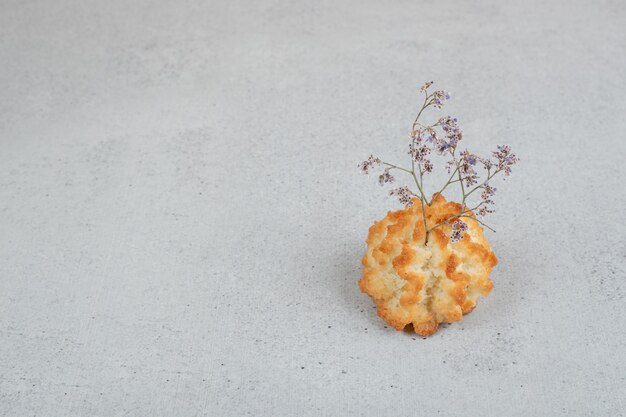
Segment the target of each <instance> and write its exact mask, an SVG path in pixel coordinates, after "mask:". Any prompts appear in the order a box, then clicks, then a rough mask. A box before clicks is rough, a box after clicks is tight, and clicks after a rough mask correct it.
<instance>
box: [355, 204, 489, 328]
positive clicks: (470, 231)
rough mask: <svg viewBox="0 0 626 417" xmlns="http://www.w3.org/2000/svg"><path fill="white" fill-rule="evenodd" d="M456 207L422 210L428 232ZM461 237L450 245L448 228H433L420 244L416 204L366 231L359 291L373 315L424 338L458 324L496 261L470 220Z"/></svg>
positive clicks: (421, 225)
mask: <svg viewBox="0 0 626 417" xmlns="http://www.w3.org/2000/svg"><path fill="white" fill-rule="evenodd" d="M459 209H460V204H458V203H454V202H447V201H446V200H445V199H444V198H443V196H438V197H437V198H435V199H434V201H433V202H432V204H431V205H430V206H428V205H425V206H424V211H425V215H426V221H427V225H428V227H433V226H434V225H437V224H439V223H441V222H443V221H444V220H446V219H448V218H449V217H450V216H454V215H455V214H457V213H459ZM462 220H463V221H464V222H465V223H466V224H467V226H468V227H467V230H466V231H464V232H463V238H462V239H461V240H460V241H458V242H452V241H451V240H450V235H451V232H452V228H451V226H450V225H448V224H444V225H443V226H440V227H437V228H435V229H433V230H432V231H431V232H430V233H429V236H428V242H426V244H425V229H424V222H423V217H422V206H421V202H420V201H419V200H417V199H416V200H414V204H413V205H412V206H411V207H409V208H405V209H404V210H399V211H394V212H389V213H387V216H385V218H384V219H382V220H381V221H377V222H375V223H374V225H372V227H370V229H369V235H368V237H367V241H366V242H367V252H366V253H365V256H364V257H363V277H362V278H361V280H360V281H359V287H360V288H361V291H363V292H364V293H367V294H368V295H369V296H370V297H371V298H372V299H373V300H374V302H375V303H376V305H377V306H378V315H379V316H380V317H382V318H383V319H384V320H385V321H386V322H387V323H389V325H391V326H393V327H394V328H396V329H397V330H401V329H404V328H405V327H406V326H407V325H408V324H412V325H413V328H414V330H415V333H417V334H420V335H423V336H429V335H431V334H433V333H435V332H436V331H437V327H438V326H439V324H440V323H448V322H455V321H460V320H462V319H463V315H464V314H467V313H469V312H470V311H472V310H473V309H474V307H475V306H476V302H477V301H478V298H479V297H481V296H486V295H487V294H489V292H490V291H491V289H492V288H493V284H492V282H491V280H489V273H490V272H491V269H492V268H493V267H494V266H495V265H496V263H497V259H496V257H495V255H494V253H493V252H492V251H491V248H490V246H489V243H488V242H487V240H486V239H485V237H484V236H483V230H482V227H481V226H480V224H479V223H478V222H477V221H476V220H474V219H471V218H466V217H464V218H463V219H462Z"/></svg>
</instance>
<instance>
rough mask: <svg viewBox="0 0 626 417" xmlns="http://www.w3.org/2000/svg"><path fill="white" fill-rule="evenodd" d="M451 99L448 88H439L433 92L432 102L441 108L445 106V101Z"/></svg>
mask: <svg viewBox="0 0 626 417" xmlns="http://www.w3.org/2000/svg"><path fill="white" fill-rule="evenodd" d="M449 99H450V93H448V92H447V91H446V90H437V91H435V92H434V93H433V98H432V103H433V105H434V106H435V107H436V108H438V109H440V108H441V107H443V102H444V101H446V100H449Z"/></svg>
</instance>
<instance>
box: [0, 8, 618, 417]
mask: <svg viewBox="0 0 626 417" xmlns="http://www.w3.org/2000/svg"><path fill="white" fill-rule="evenodd" d="M519 3H520V4H518V5H515V4H513V2H506V3H505V2H500V3H499V2H495V1H494V2H488V1H478V2H461V1H458V2H448V1H416V2H409V1H404V2H400V1H394V2H371V1H368V2H356V1H355V2H342V3H340V2H332V1H324V2H308V3H304V2H299V3H294V2H288V1H282V2H278V1H269V2H254V1H249V2H239V1H235V2H231V1H226V0H224V1H220V2H217V1H212V2H200V1H183V2H165V1H160V2H147V1H132V2H122V1H102V2H95V1H56V2H52V1H41V0H40V1H18V0H2V1H0V6H1V8H0V63H1V65H0V87H1V91H2V93H1V95H0V97H1V98H0V415H2V416H63V417H68V416H122V415H128V416H158V415H163V416H166V415H167V416H173V415H178V416H193V415H213V416H226V415H229V416H231V415H232V416H237V415H254V416H280V415H285V416H286V415H301V416H309V415H311V416H312V415H327V416H338V415H346V416H347V415H351V416H360V415H372V416H374V415H390V416H391V415H393V416H409V415H418V414H419V415H427V416H433V415H442V416H460V415H472V416H532V415H545V416H548V415H549V416H592V415H594V416H618V415H624V408H625V407H626V400H625V393H626V382H625V380H624V375H626V366H625V360H626V358H625V343H626V337H625V335H626V330H625V324H624V323H625V321H626V313H625V309H624V301H625V300H624V296H625V292H626V287H625V284H624V274H625V268H624V257H625V243H624V232H625V228H624V225H623V218H622V217H623V215H624V206H625V205H626V201H625V197H624V187H623V186H622V181H623V178H624V177H625V176H626V171H625V169H624V163H623V155H624V152H625V151H626V147H625V145H624V131H626V118H625V117H624V114H625V112H626V106H625V103H626V101H625V100H624V97H625V96H626V76H625V70H624V64H625V62H626V60H625V58H624V57H625V56H626V37H625V30H624V25H625V23H626V7H625V5H624V2H622V1H617V0H615V1H606V0H602V1H587V2H584V1H561V2H549V1H543V0H542V1H528V2H519ZM431 78H432V79H435V80H436V81H437V82H438V84H437V85H438V86H441V87H445V88H447V89H449V90H451V91H452V92H453V93H454V100H453V101H452V102H451V103H450V106H449V107H448V111H449V112H451V113H453V114H455V115H457V116H459V118H460V120H461V123H462V126H463V128H464V130H465V132H466V140H467V144H468V145H469V144H470V143H472V144H473V145H474V148H476V149H480V150H482V149H487V148H491V147H493V146H494V145H495V144H498V143H503V142H504V143H509V144H511V145H512V146H513V147H514V149H515V150H517V152H518V154H519V156H520V157H521V158H522V164H521V166H520V167H519V168H518V169H517V170H516V172H515V175H514V176H513V177H512V178H511V180H510V181H508V182H507V184H506V186H504V185H501V191H502V193H501V195H500V197H499V199H498V203H499V212H498V213H497V214H496V215H494V216H493V218H492V220H491V223H492V225H493V226H494V227H495V228H496V229H498V233H497V234H489V238H490V241H491V243H492V246H493V247H494V249H495V251H496V253H497V255H498V257H499V259H500V265H499V266H498V267H497V268H496V269H495V271H494V274H493V276H492V278H493V280H494V282H495V290H494V291H493V292H492V294H491V295H490V296H489V297H488V298H487V299H485V300H483V301H482V302H481V303H480V304H479V306H478V308H477V309H476V310H475V311H474V312H473V313H472V314H471V315H469V316H468V317H467V318H466V320H465V321H464V322H463V323H459V324H454V325H452V326H449V327H447V328H444V329H441V330H440V331H439V332H438V333H437V334H436V335H435V336H433V337H431V338H429V339H427V340H423V339H421V338H419V337H415V336H413V335H411V334H409V333H404V332H395V331H392V330H389V329H387V328H385V327H384V323H383V322H382V321H381V320H379V319H378V318H377V317H376V315H375V310H374V309H373V308H372V303H371V301H370V300H369V299H368V298H367V297H366V296H364V295H362V294H360V293H359V291H358V288H357V286H356V281H357V280H358V278H359V275H360V264H359V262H360V258H361V255H362V252H363V250H364V244H363V240H364V238H365V235H366V231H367V228H368V226H369V225H370V224H371V222H373V220H375V219H377V218H380V217H382V216H383V215H384V213H385V212H386V210H388V209H390V208H395V207H397V205H396V204H395V203H394V202H393V201H391V200H389V199H388V198H386V197H385V196H384V194H383V192H382V191H381V190H379V189H378V186H377V185H375V184H374V181H373V180H371V179H370V180H368V179H367V178H365V177H361V176H359V174H358V173H357V170H356V164H357V163H358V162H359V161H360V160H362V159H363V158H364V157H365V156H367V155H369V153H370V152H373V153H376V154H379V155H382V156H385V157H388V158H390V159H393V158H399V157H401V156H402V152H403V147H402V146H401V145H400V143H401V142H402V141H403V140H404V139H403V138H404V137H406V133H407V129H408V124H409V123H410V121H411V120H412V117H413V113H414V111H415V105H416V103H417V98H416V94H415V89H416V86H417V85H418V84H419V83H421V82H422V81H424V80H426V79H431Z"/></svg>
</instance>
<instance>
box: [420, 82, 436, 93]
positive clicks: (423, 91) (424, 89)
mask: <svg viewBox="0 0 626 417" xmlns="http://www.w3.org/2000/svg"><path fill="white" fill-rule="evenodd" d="M431 85H433V82H432V81H428V82H425V83H424V84H423V85H422V87H421V88H420V93H425V92H426V90H428V89H429V88H430V86H431Z"/></svg>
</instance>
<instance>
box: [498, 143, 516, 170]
mask: <svg viewBox="0 0 626 417" xmlns="http://www.w3.org/2000/svg"><path fill="white" fill-rule="evenodd" d="M493 156H494V157H495V158H496V160H497V161H498V162H497V166H498V171H504V175H506V176H507V177H508V176H509V175H511V167H512V166H513V165H515V163H517V161H518V159H517V156H516V155H515V154H514V153H513V152H511V148H510V147H509V146H507V145H498V150H497V151H495V152H493Z"/></svg>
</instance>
